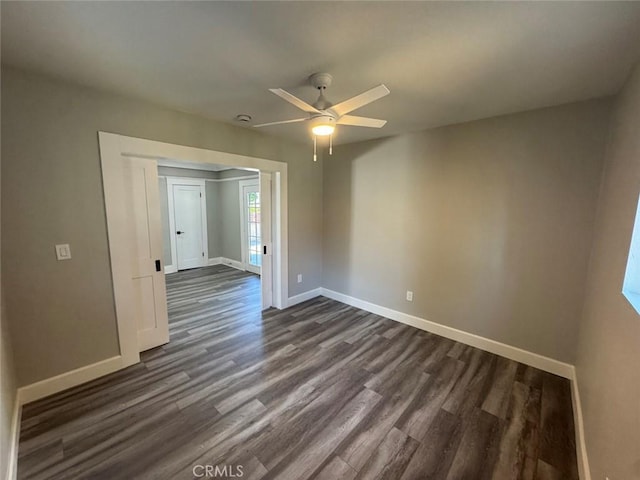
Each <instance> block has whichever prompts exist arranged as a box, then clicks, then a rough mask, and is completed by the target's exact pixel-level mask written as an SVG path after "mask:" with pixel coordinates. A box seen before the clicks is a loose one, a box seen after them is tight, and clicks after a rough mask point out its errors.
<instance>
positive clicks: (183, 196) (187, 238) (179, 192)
mask: <svg viewBox="0 0 640 480" xmlns="http://www.w3.org/2000/svg"><path fill="white" fill-rule="evenodd" d="M203 190H204V188H203V187H202V186H200V185H181V184H174V185H173V209H174V215H173V216H174V222H175V231H174V234H175V239H176V257H177V263H178V270H184V269H187V268H196V267H203V266H204V265H206V258H205V238H206V237H205V231H206V223H204V221H203V219H204V218H205V214H204V212H203V208H202V203H203V202H202V199H203V197H204V191H203Z"/></svg>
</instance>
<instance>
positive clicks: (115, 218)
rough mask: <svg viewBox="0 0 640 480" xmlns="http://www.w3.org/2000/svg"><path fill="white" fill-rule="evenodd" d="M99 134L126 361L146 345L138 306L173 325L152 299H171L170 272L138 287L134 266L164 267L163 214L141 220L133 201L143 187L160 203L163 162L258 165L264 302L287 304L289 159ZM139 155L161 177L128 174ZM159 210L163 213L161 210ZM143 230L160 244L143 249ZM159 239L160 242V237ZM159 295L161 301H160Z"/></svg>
mask: <svg viewBox="0 0 640 480" xmlns="http://www.w3.org/2000/svg"><path fill="white" fill-rule="evenodd" d="M99 140H100V154H101V162H102V170H103V188H104V197H105V205H106V211H107V230H108V235H109V251H110V254H111V255H110V260H111V269H112V276H113V287H114V297H115V307H116V317H117V324H118V337H119V340H120V353H121V362H122V367H125V366H128V365H132V364H134V363H137V362H138V361H139V359H140V355H139V352H140V350H141V345H140V344H139V342H138V329H137V325H136V313H135V312H136V311H137V310H138V307H139V306H141V305H142V306H145V307H147V310H146V311H147V312H153V313H154V315H155V319H153V320H154V321H153V322H150V324H151V325H155V326H156V327H157V328H158V330H162V329H163V328H165V327H166V325H167V315H166V311H165V312H164V314H163V312H162V311H159V310H160V309H155V311H154V307H153V302H156V304H157V303H164V304H166V285H165V281H164V278H162V280H161V281H160V280H159V281H158V282H151V283H149V284H148V288H147V289H146V290H145V289H137V290H136V289H134V288H132V285H133V281H134V278H133V276H132V273H133V265H136V264H137V265H142V264H144V265H146V264H149V266H150V268H154V271H155V272H161V270H162V262H161V259H162V253H163V252H162V241H161V239H160V235H161V233H160V232H161V228H160V218H159V214H158V215H156V214H148V215H147V218H146V222H145V221H136V216H139V213H136V212H134V211H132V209H131V204H130V200H131V199H132V198H133V197H135V196H136V195H138V192H145V195H146V197H145V198H144V201H145V202H147V204H146V207H147V208H146V211H147V212H152V211H153V210H154V209H153V208H152V207H153V205H152V203H153V202H157V201H159V200H158V197H159V196H158V177H157V162H158V160H166V159H179V162H181V163H182V162H186V163H188V164H191V165H192V166H194V168H197V166H198V165H203V164H204V165H206V164H221V165H229V166H240V167H242V168H246V169H254V170H258V171H260V184H261V194H260V201H261V202H260V203H261V204H260V210H261V212H260V214H261V217H262V219H263V222H262V225H261V232H260V233H261V242H262V243H263V245H262V252H261V253H262V257H261V260H260V263H261V265H260V268H261V273H262V275H261V283H262V285H263V288H262V299H263V307H269V306H275V307H276V308H284V307H286V303H287V295H288V284H287V277H288V275H287V270H288V261H287V260H288V258H287V196H286V193H287V190H286V181H287V168H286V167H287V165H286V164H285V163H283V162H276V161H272V160H266V159H260V158H254V157H247V156H242V155H234V154H228V153H224V152H215V151H211V150H204V149H198V148H193V147H185V146H179V145H173V144H167V143H162V142H155V141H151V140H143V139H138V138H132V137H125V136H121V135H116V134H109V133H104V132H99ZM133 159H145V160H151V163H148V162H147V163H148V167H147V169H148V172H147V174H148V175H150V176H152V177H154V176H155V178H154V179H153V180H154V181H147V182H146V183H145V184H144V185H143V184H139V182H138V183H136V180H135V178H138V177H139V175H137V174H136V175H137V176H136V175H129V176H127V175H125V171H126V170H127V169H128V168H129V165H131V164H132V160H133ZM134 163H135V162H134ZM182 164H184V163H182ZM263 185H265V187H266V188H267V189H266V190H265V189H262V186H263ZM272 185H273V188H272ZM147 187H148V188H147ZM267 192H268V193H267ZM236 198H237V197H236ZM270 204H273V206H274V209H273V213H274V215H273V216H271V215H270V208H269V207H270ZM156 210H158V211H159V209H156ZM267 212H268V213H269V215H268V218H271V221H270V222H264V218H267V215H266V214H267ZM138 220H140V219H138ZM140 228H142V229H145V228H146V231H145V232H143V233H144V235H142V237H141V238H143V237H144V238H148V239H153V240H154V241H149V245H150V246H151V245H153V246H155V249H154V248H149V249H147V250H146V251H144V252H138V251H137V249H136V248H135V245H133V244H132V239H135V238H136V234H135V231H136V229H140ZM271 231H273V238H271ZM132 232H133V233H132ZM267 234H268V235H269V236H267ZM156 237H157V238H156ZM159 239H160V241H156V240H159ZM176 248H177V247H176ZM176 254H177V252H176ZM162 273H163V272H162ZM163 277H164V275H163ZM154 278H155V277H154ZM265 286H266V288H265ZM160 298H161V299H162V302H159V299H160ZM166 340H168V338H167V339H166Z"/></svg>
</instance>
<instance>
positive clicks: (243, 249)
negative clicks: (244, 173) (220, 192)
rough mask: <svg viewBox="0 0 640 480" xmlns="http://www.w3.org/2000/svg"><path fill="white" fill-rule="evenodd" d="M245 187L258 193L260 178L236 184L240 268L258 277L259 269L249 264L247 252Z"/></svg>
mask: <svg viewBox="0 0 640 480" xmlns="http://www.w3.org/2000/svg"><path fill="white" fill-rule="evenodd" d="M245 187H255V188H256V189H257V191H258V192H260V177H255V178H254V179H252V180H242V181H240V182H238V203H239V205H240V258H241V259H242V266H243V269H244V270H246V271H250V272H252V273H256V274H258V275H259V274H260V271H256V270H259V267H254V266H253V265H250V264H249V258H248V257H249V255H248V252H247V243H248V242H247V240H248V238H247V215H246V211H245V210H246V206H247V205H246V203H245V198H244V188H245ZM263 231H264V229H263ZM261 240H262V239H261Z"/></svg>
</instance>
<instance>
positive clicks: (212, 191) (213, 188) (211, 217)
mask: <svg viewBox="0 0 640 480" xmlns="http://www.w3.org/2000/svg"><path fill="white" fill-rule="evenodd" d="M218 185H219V184H218V183H216V182H206V183H205V186H204V188H205V190H206V194H207V242H208V244H209V258H216V257H221V256H222V248H221V247H220V239H221V238H222V236H221V232H220V228H219V225H220V198H219V197H220V194H219V192H220V189H219V188H218Z"/></svg>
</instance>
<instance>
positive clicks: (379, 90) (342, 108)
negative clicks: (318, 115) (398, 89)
mask: <svg viewBox="0 0 640 480" xmlns="http://www.w3.org/2000/svg"><path fill="white" fill-rule="evenodd" d="M389 93H391V91H390V90H389V89H388V88H387V87H385V86H384V85H378V86H377V87H373V88H372V89H371V90H367V91H366V92H364V93H361V94H360V95H356V96H355V97H353V98H350V99H349V100H345V101H344V102H340V103H338V104H337V105H334V106H333V107H331V110H333V111H334V112H335V113H336V114H337V115H338V116H342V115H344V114H346V113H349V112H352V111H354V110H357V109H358V108H360V107H364V106H365V105H366V104H368V103H371V102H375V101H376V100H378V99H379V98H382V97H384V96H386V95H389Z"/></svg>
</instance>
